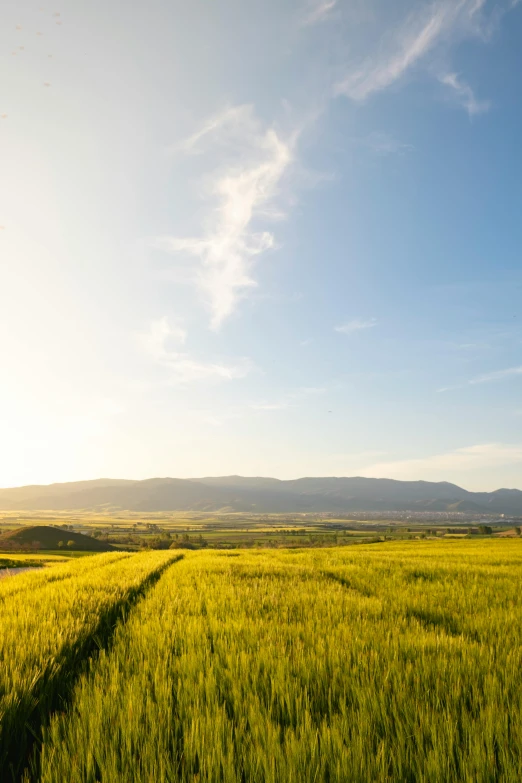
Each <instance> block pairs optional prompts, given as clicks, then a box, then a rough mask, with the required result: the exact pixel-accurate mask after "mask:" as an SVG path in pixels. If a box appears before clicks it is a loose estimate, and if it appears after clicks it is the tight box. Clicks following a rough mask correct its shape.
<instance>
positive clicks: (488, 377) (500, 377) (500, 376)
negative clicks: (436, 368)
mask: <svg viewBox="0 0 522 783" xmlns="http://www.w3.org/2000/svg"><path fill="white" fill-rule="evenodd" d="M519 375H522V366H520V367H508V368H507V369H505V370H495V371H494V372H488V373H485V374H484V375H477V376H476V377H475V378H470V380H469V381H466V383H459V384H456V385H454V386H443V387H442V388H440V389H437V391H438V392H439V393H442V392H447V391H453V390H454V389H464V388H465V387H466V386H477V385H479V384H482V383H494V382H495V381H504V380H506V379H508V378H516V377H517V376H519Z"/></svg>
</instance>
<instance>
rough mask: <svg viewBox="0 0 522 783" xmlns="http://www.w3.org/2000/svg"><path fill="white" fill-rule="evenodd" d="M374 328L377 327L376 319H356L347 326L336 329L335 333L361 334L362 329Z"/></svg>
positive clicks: (341, 325) (343, 325)
mask: <svg viewBox="0 0 522 783" xmlns="http://www.w3.org/2000/svg"><path fill="white" fill-rule="evenodd" d="M374 326H377V319H376V318H368V319H366V320H364V319H362V318H354V319H352V320H351V321H347V322H346V323H345V324H340V325H339V326H336V327H334V331H336V332H341V334H353V333H354V332H360V331H361V330H362V329H371V328H372V327H374Z"/></svg>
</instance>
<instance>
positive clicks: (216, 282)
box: [155, 105, 296, 329]
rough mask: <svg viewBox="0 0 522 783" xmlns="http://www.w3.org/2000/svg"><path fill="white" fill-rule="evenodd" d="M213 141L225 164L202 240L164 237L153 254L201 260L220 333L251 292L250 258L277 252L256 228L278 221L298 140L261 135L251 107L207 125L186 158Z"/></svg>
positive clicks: (211, 186) (212, 189) (269, 131)
mask: <svg viewBox="0 0 522 783" xmlns="http://www.w3.org/2000/svg"><path fill="white" fill-rule="evenodd" d="M203 141H205V142H209V141H212V142H214V143H217V144H219V145H220V147H221V151H220V157H221V159H225V158H226V159H228V160H231V162H230V163H229V164H227V165H225V166H224V167H219V168H218V169H217V170H215V171H214V173H213V174H212V175H211V176H210V178H209V181H208V190H209V194H210V196H211V198H212V199H213V200H214V202H215V207H214V208H213V209H212V211H211V213H210V215H209V218H208V220H207V224H206V226H205V229H204V231H203V234H202V236H200V237H197V238H180V237H162V238H159V239H158V240H156V243H155V244H156V246H157V247H160V248H162V249H164V250H166V251H168V252H170V253H183V254H188V255H190V256H193V257H195V258H197V259H198V260H199V266H198V269H197V272H196V281H197V284H198V286H199V288H200V290H201V291H202V292H203V295H204V297H205V300H206V301H207V303H208V306H209V308H210V312H211V326H212V328H214V329H216V328H218V327H219V326H220V325H221V324H222V323H223V321H224V320H225V319H226V318H228V317H229V316H230V314H231V313H232V312H233V310H234V309H235V307H236V306H237V304H238V302H239V300H240V299H241V298H242V297H244V296H245V295H246V293H247V292H248V291H249V290H250V289H252V288H253V287H255V286H256V285H257V283H256V281H255V280H254V279H253V277H252V267H253V265H254V262H255V260H256V258H257V257H258V256H260V255H262V254H263V253H265V252H266V251H267V250H270V249H271V248H273V247H274V246H275V238H274V235H273V234H272V233H271V232H270V231H266V230H264V231H259V230H257V223H258V222H259V221H261V220H266V219H281V218H283V217H284V212H283V211H282V209H281V206H280V203H278V197H279V195H280V186H281V182H282V180H283V177H284V176H285V174H286V173H287V170H288V168H289V166H290V164H291V163H292V160H293V148H294V145H295V141H296V134H294V135H293V136H291V137H290V138H283V137H282V135H280V134H279V133H278V132H277V131H276V130H275V128H273V127H263V126H262V125H261V123H260V122H259V121H258V119H257V118H256V117H255V115H254V112H253V109H252V107H251V106H247V105H245V106H238V107H234V108H228V109H227V110H226V111H225V112H223V113H222V114H221V115H217V116H215V117H213V118H212V119H211V120H209V121H208V122H206V123H205V125H204V126H203V128H202V129H201V130H199V131H198V132H196V133H195V134H193V136H191V137H190V139H188V140H187V141H186V142H185V143H184V148H185V150H186V151H194V150H196V149H199V145H200V144H201V143H202V142H203Z"/></svg>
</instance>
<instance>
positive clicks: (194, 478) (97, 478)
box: [0, 473, 522, 492]
mask: <svg viewBox="0 0 522 783" xmlns="http://www.w3.org/2000/svg"><path fill="white" fill-rule="evenodd" d="M210 478H212V479H218V478H244V479H260V480H267V479H268V480H270V479H274V480H275V481H299V480H306V479H321V478H332V479H358V478H368V479H374V480H376V481H379V480H385V481H388V480H390V481H411V482H424V481H426V479H390V478H389V477H388V476H359V475H356V474H354V475H352V476H341V475H339V476H332V475H324V476H290V477H289V478H280V477H278V476H268V475H259V476H247V475H244V474H241V473H227V474H220V475H217V474H215V475H206V476H203V475H199V476H166V475H165V476H159V475H158V476H144V477H142V478H129V477H128V476H95V477H94V478H81V479H72V480H71V481H51V482H49V483H45V484H26V485H20V484H17V485H12V486H9V487H7V486H6V487H0V490H4V489H18V488H23V487H24V486H44V487H46V486H47V487H48V486H53V485H61V484H77V483H85V482H96V481H130V482H134V481H154V480H157V479H159V480H168V479H180V480H183V481H197V479H210ZM427 483H436V484H453V485H455V482H453V481H446V480H444V479H442V480H440V481H437V482H427ZM456 486H458V487H460V488H461V489H464V490H466V491H468V492H495V491H497V490H502V489H507V490H518V491H520V492H522V487H520V486H519V487H500V486H499V487H493V488H482V489H480V488H479V489H470V488H469V487H466V486H463V485H461V484H456Z"/></svg>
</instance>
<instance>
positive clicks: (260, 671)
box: [0, 540, 522, 783]
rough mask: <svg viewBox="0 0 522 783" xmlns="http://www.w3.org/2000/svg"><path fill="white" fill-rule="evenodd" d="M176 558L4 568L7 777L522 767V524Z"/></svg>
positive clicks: (458, 776) (434, 775)
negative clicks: (508, 533)
mask: <svg viewBox="0 0 522 783" xmlns="http://www.w3.org/2000/svg"><path fill="white" fill-rule="evenodd" d="M180 555H181V553H179V554H177V553H176V552H175V551H170V552H155V553H148V554H147V553H145V554H136V555H127V554H110V555H98V556H95V557H90V558H85V559H82V560H78V561H73V562H69V563H67V564H66V565H56V566H52V567H50V568H47V569H45V573H34V574H24V575H21V576H19V577H16V578H13V579H11V580H9V582H8V584H5V580H4V582H3V583H0V624H1V625H0V627H1V631H2V638H1V641H0V656H1V660H2V663H3V667H2V673H1V675H0V731H1V734H0V738H1V743H0V747H1V749H2V750H1V752H2V757H1V763H2V769H1V773H2V774H0V778H1V780H2V781H3V780H10V779H12V780H20V779H23V780H26V781H28V780H34V781H40V780H41V781H45V782H46V783H51V781H52V783H62V782H63V781H71V782H73V781H78V783H79V782H80V781H81V782H82V783H95V782H96V781H102V782H103V783H113V781H121V783H124V782H125V783H127V782H129V783H131V782H134V781H135V782H136V783H138V781H140V782H141V781H147V783H148V782H149V781H150V783H152V782H153V781H154V782H156V781H187V782H188V781H227V782H228V781H231V782H232V781H234V783H235V782H236V781H237V783H240V782H243V781H260V782H261V781H262V782H263V783H264V782H265V781H267V782H268V781H270V782H271V783H279V782H281V781H292V782H295V783H298V782H300V781H361V782H362V781H364V782H365V783H366V782H367V783H370V782H373V781H411V782H412V783H413V782H414V781H415V782H417V781H430V782H431V781H441V782H442V781H469V783H471V781H473V782H475V781H478V782H481V781H484V782H485V781H518V780H522V673H521V663H522V612H521V609H522V591H521V589H520V584H521V577H522V542H520V541H519V540H504V541H502V540H496V541H476V542H470V541H453V542H439V541H428V542H407V543H389V544H375V545H364V546H353V547H344V548H342V549H341V548H340V549H319V550H307V551H303V552H300V551H296V550H292V551H286V552H285V551H284V550H277V551H263V550H259V551H252V552H247V551H240V552H234V553H225V552H211V551H205V552H185V553H184V554H183V557H181V559H180ZM17 580H18V581H17ZM15 588H16V589H15ZM93 638H95V639H96V642H95V643H92V640H93ZM27 725H29V726H30V727H31V730H30V732H27V731H25V730H24V726H27ZM24 770H25V772H24Z"/></svg>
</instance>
